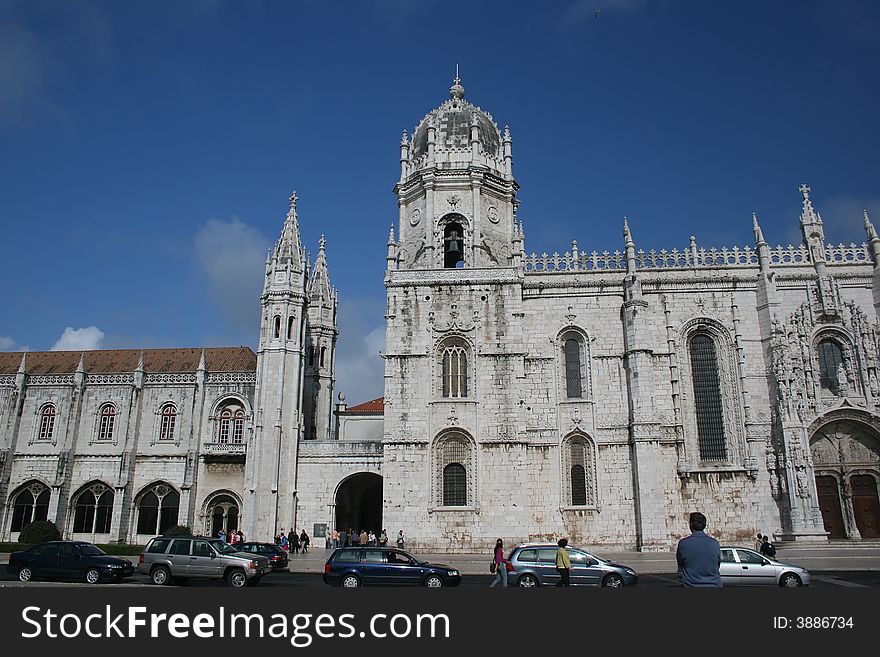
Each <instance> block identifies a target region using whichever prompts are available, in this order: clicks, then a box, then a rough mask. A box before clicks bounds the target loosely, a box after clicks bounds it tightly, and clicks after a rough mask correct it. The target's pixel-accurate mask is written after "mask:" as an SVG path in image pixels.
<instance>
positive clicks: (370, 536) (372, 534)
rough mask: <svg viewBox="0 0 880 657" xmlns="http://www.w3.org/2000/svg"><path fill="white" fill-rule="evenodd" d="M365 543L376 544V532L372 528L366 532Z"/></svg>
mask: <svg viewBox="0 0 880 657" xmlns="http://www.w3.org/2000/svg"><path fill="white" fill-rule="evenodd" d="M367 545H369V546H373V545H376V532H374V531H373V530H372V529H371V530H370V533H369V534H367Z"/></svg>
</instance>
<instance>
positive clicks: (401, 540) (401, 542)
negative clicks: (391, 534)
mask: <svg viewBox="0 0 880 657" xmlns="http://www.w3.org/2000/svg"><path fill="white" fill-rule="evenodd" d="M397 547H398V549H401V550H405V549H406V538H405V537H404V535H403V530H402V529H401V530H400V531H399V532H397Z"/></svg>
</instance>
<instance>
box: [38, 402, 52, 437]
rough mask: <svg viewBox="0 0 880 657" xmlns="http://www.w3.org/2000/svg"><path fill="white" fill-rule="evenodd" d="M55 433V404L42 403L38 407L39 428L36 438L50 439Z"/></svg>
mask: <svg viewBox="0 0 880 657" xmlns="http://www.w3.org/2000/svg"><path fill="white" fill-rule="evenodd" d="M54 435H55V404H43V407H42V408H41V409H40V429H39V431H38V432H37V440H52V436H54Z"/></svg>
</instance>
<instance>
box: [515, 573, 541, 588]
mask: <svg viewBox="0 0 880 657" xmlns="http://www.w3.org/2000/svg"><path fill="white" fill-rule="evenodd" d="M517 584H518V585H519V586H521V587H522V588H524V589H533V588H535V587H536V586H538V578H537V577H535V576H534V575H529V574H528V573H526V574H525V575H523V576H522V577H520V578H519V581H518V582H517Z"/></svg>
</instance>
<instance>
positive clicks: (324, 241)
mask: <svg viewBox="0 0 880 657" xmlns="http://www.w3.org/2000/svg"><path fill="white" fill-rule="evenodd" d="M325 244H327V240H325V239H324V236H323V235H321V239H319V240H318V248H319V249H320V250H321V251H323V250H324V245H325Z"/></svg>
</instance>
